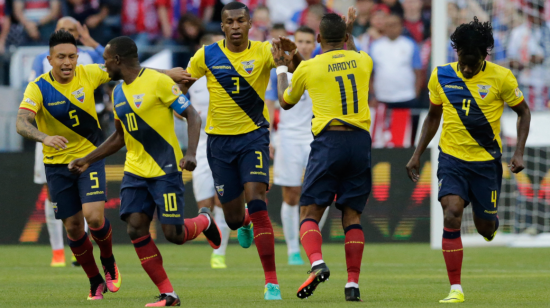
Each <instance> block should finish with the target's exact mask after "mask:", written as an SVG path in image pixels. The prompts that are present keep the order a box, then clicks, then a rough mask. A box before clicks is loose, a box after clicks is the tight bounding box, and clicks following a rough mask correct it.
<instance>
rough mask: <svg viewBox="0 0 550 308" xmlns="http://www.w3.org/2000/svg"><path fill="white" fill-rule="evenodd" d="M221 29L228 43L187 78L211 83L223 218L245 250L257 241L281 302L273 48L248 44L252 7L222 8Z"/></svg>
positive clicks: (211, 135) (271, 295)
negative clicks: (271, 107)
mask: <svg viewBox="0 0 550 308" xmlns="http://www.w3.org/2000/svg"><path fill="white" fill-rule="evenodd" d="M221 27H222V30H223V31H224V32H225V37H226V38H225V40H222V41H219V42H216V43H214V44H211V45H209V46H204V47H203V48H201V49H200V50H199V51H197V53H195V55H194V56H193V57H192V58H191V61H190V62H189V65H188V68H187V72H188V73H190V74H191V76H192V77H193V78H200V77H202V76H206V78H207V87H208V90H209V92H210V104H209V108H208V116H207V123H206V128H205V131H206V133H207V134H208V144H207V158H208V163H209V165H210V169H211V170H212V176H213V177H214V184H215V187H216V192H217V194H218V197H219V199H220V201H221V203H222V207H223V211H224V215H225V220H226V222H227V225H228V226H229V228H231V229H232V230H236V229H239V232H238V238H239V243H240V244H241V246H242V247H244V248H248V247H250V245H251V244H252V240H254V242H255V243H256V248H257V249H258V253H259V255H260V259H261V261H262V266H263V269H264V273H265V284H266V285H265V288H264V299H266V300H277V299H281V293H280V290H279V285H278V281H277V274H276V269H275V247H274V242H275V238H274V234H273V227H272V225H271V221H270V220H269V217H268V215H267V205H266V202H265V201H266V190H267V188H268V184H269V131H268V128H269V114H268V110H267V106H266V105H265V104H264V98H265V92H266V88H267V84H268V82H269V73H270V70H271V69H272V68H274V67H275V63H274V62H273V57H272V56H271V51H270V50H271V44H269V43H268V42H254V41H249V40H248V31H249V30H250V27H251V21H250V13H249V11H248V7H247V6H246V5H244V4H242V3H240V2H231V3H229V4H227V5H226V6H225V7H224V8H223V9H222V23H221ZM275 41H277V42H279V39H277V40H275ZM280 42H281V44H282V45H283V47H284V48H285V50H286V51H289V52H291V53H292V55H293V62H292V67H291V70H292V69H293V68H294V67H297V66H298V64H299V63H300V61H301V59H302V57H301V56H300V54H298V53H297V52H296V45H295V44H294V43H293V42H291V41H290V40H288V39H285V38H281V39H280ZM187 85H189V84H187ZM184 92H186V90H185V91H184ZM245 199H246V203H247V204H248V212H247V211H246V210H245V206H244V202H245ZM251 223H253V226H254V227H253V228H251Z"/></svg>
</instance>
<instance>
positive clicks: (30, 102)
mask: <svg viewBox="0 0 550 308" xmlns="http://www.w3.org/2000/svg"><path fill="white" fill-rule="evenodd" d="M25 103H27V104H31V105H33V106H36V103H35V102H33V101H32V99H30V98H26V99H25Z"/></svg>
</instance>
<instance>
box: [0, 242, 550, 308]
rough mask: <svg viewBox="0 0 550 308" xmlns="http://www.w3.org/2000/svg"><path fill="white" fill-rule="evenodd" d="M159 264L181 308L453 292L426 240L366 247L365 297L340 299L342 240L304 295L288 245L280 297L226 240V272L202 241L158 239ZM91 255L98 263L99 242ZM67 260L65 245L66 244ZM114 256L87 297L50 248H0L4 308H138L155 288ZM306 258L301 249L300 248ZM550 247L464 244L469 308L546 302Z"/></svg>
mask: <svg viewBox="0 0 550 308" xmlns="http://www.w3.org/2000/svg"><path fill="white" fill-rule="evenodd" d="M159 249H160V251H161V252H162V255H163V258H164V266H165V268H166V271H167V273H168V276H169V277H170V279H171V281H172V284H173V285H174V288H175V290H176V292H177V293H178V295H179V296H180V298H181V300H182V307H224V308H228V307H284V308H288V307H315V308H317V307H351V306H367V307H439V306H441V304H439V303H438V300H439V299H442V298H444V297H445V296H446V295H447V293H448V291H449V283H448V280H447V274H446V271H445V265H444V261H443V257H442V254H441V252H440V251H437V250H431V249H430V248H429V246H428V245H427V244H398V245H397V244H378V245H372V244H367V245H366V246H365V252H364V256H363V264H362V272H361V278H360V282H359V285H360V288H361V295H362V298H363V300H364V302H363V303H348V302H345V300H344V285H345V283H346V278H347V273H346V264H345V258H344V247H343V244H329V245H324V246H323V249H324V250H323V253H324V260H325V261H326V262H327V264H328V266H329V267H330V270H331V276H330V280H329V281H327V282H325V283H323V284H321V285H319V287H318V288H317V291H316V292H315V294H314V295H313V296H312V297H310V298H308V299H305V300H300V299H298V298H297V297H296V290H297V288H298V287H299V286H300V284H301V283H302V282H303V281H304V280H305V279H306V276H307V274H306V272H307V271H308V266H307V265H304V266H289V265H287V264H286V261H287V260H286V246H284V245H280V244H279V245H277V247H276V254H277V265H278V267H277V270H278V275H279V284H280V286H281V292H282V296H283V301H276V302H267V301H264V300H263V287H264V286H263V284H264V280H263V273H262V269H261V264H260V260H259V258H258V255H257V252H256V248H255V247H254V246H252V247H251V248H249V249H242V248H240V247H239V246H238V245H235V244H232V245H230V246H229V248H228V251H227V265H228V269H226V270H212V269H211V268H210V263H209V262H210V254H211V252H212V250H211V249H210V248H209V246H208V245H203V244H191V245H183V246H176V245H159ZM94 251H95V254H96V260H99V256H98V252H99V250H98V249H97V246H95V249H94ZM66 253H67V257H68V256H69V249H66ZM114 253H115V256H116V259H117V262H118V265H119V268H120V271H121V275H122V279H123V280H122V287H121V289H120V291H119V292H118V293H115V294H111V293H107V294H105V299H104V300H103V301H95V302H91V301H87V300H86V296H87V293H88V288H89V285H88V281H87V279H86V277H85V275H84V272H83V271H82V269H81V268H73V267H66V268H50V267H49V261H50V258H51V255H50V249H49V247H47V246H22V245H20V246H0V260H1V261H0V290H1V292H0V307H84V306H85V307H143V306H144V305H145V304H146V303H148V302H152V301H153V297H154V296H155V295H158V294H157V292H158V291H157V289H156V287H155V286H154V285H153V283H152V282H151V281H150V280H149V278H148V277H147V275H146V274H145V272H144V271H143V269H142V268H141V265H140V264H139V260H138V258H137V256H136V254H135V252H134V248H133V247H132V246H130V245H117V246H115V247H114ZM302 255H303V256H304V254H303V253H302ZM549 265H550V249H547V248H536V249H535V248H533V249H514V248H504V247H501V248H466V249H465V251H464V266H463V271H462V276H463V277H462V285H463V287H464V291H465V295H466V302H465V303H463V304H458V305H461V306H466V307H549V306H550V291H549V286H550V266H549Z"/></svg>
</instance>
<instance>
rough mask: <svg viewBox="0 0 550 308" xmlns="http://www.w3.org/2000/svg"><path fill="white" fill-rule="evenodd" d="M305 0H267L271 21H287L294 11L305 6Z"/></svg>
mask: <svg viewBox="0 0 550 308" xmlns="http://www.w3.org/2000/svg"><path fill="white" fill-rule="evenodd" d="M306 5H307V4H306V1H305V0H267V1H266V6H267V7H268V8H269V12H270V18H271V21H272V22H273V23H274V24H275V23H287V22H289V21H290V19H291V18H292V15H294V13H295V12H297V11H301V10H303V9H305V8H306Z"/></svg>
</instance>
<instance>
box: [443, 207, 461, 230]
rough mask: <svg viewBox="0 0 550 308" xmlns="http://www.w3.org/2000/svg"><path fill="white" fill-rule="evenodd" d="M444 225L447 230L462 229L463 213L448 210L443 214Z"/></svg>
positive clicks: (451, 209)
mask: <svg viewBox="0 0 550 308" xmlns="http://www.w3.org/2000/svg"><path fill="white" fill-rule="evenodd" d="M443 218H444V220H443V224H444V226H445V227H446V228H452V229H460V225H461V223H462V211H458V210H456V209H454V208H447V209H445V211H444V212H443Z"/></svg>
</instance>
